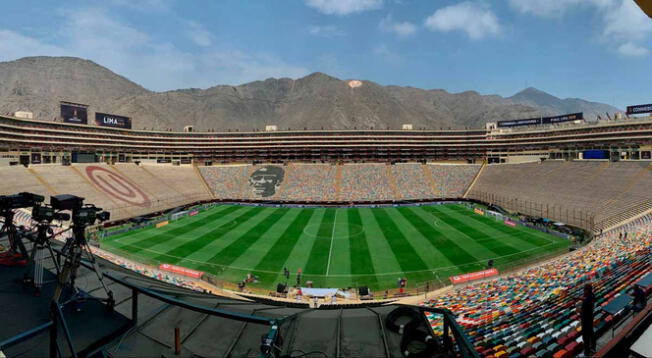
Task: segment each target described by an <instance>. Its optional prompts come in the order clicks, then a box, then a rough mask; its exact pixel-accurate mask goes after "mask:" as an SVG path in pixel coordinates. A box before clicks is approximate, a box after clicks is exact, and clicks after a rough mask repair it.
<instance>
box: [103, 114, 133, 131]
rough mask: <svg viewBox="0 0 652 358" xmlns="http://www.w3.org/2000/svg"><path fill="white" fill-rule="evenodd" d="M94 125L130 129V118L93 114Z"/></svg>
mask: <svg viewBox="0 0 652 358" xmlns="http://www.w3.org/2000/svg"><path fill="white" fill-rule="evenodd" d="M95 125H98V126H100V127H113V128H124V129H131V118H129V117H124V116H118V115H115V114H108V113H100V112H96V113H95Z"/></svg>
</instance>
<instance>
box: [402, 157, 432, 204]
mask: <svg viewBox="0 0 652 358" xmlns="http://www.w3.org/2000/svg"><path fill="white" fill-rule="evenodd" d="M391 168H392V175H393V176H394V178H395V180H396V187H397V190H398V193H399V198H400V199H403V200H410V199H426V198H435V197H436V196H435V194H434V191H433V188H432V187H431V186H430V185H429V184H430V183H429V181H428V179H427V178H426V174H425V171H424V165H423V164H396V165H392V166H391Z"/></svg>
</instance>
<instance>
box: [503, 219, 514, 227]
mask: <svg viewBox="0 0 652 358" xmlns="http://www.w3.org/2000/svg"><path fill="white" fill-rule="evenodd" d="M505 225H507V226H511V227H516V223H515V222H513V221H511V220H509V219H508V220H505Z"/></svg>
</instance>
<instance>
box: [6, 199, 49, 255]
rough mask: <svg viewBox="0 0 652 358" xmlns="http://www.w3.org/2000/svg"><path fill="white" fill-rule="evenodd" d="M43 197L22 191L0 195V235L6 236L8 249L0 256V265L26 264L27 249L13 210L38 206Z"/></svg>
mask: <svg viewBox="0 0 652 358" xmlns="http://www.w3.org/2000/svg"><path fill="white" fill-rule="evenodd" d="M44 200H45V198H44V197H43V196H41V195H38V194H33V193H28V192H22V193H18V194H14V195H0V217H2V218H3V219H4V225H3V226H2V229H0V237H2V236H5V235H6V236H7V239H8V241H9V250H8V251H7V252H4V253H3V254H2V255H1V256H0V265H4V266H17V265H20V266H24V265H26V264H27V258H28V254H27V250H26V249H25V245H24V244H23V242H22V240H21V239H20V236H19V233H18V228H17V227H16V225H15V224H14V215H15V213H14V210H15V209H23V208H29V207H37V206H40V205H41V203H43V201H44Z"/></svg>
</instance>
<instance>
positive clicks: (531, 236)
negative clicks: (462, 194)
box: [449, 205, 554, 246]
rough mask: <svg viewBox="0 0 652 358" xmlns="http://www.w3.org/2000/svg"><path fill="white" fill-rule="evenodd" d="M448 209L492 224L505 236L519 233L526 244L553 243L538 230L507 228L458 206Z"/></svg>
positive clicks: (546, 235) (521, 227) (541, 244)
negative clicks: (525, 238) (525, 239)
mask: <svg viewBox="0 0 652 358" xmlns="http://www.w3.org/2000/svg"><path fill="white" fill-rule="evenodd" d="M449 209H451V210H454V211H456V212H458V213H460V214H461V215H467V216H470V217H471V218H473V219H474V220H476V221H480V222H484V223H486V224H489V225H492V224H493V225H492V226H493V228H494V229H496V230H498V231H501V232H503V233H505V234H514V231H518V232H519V233H520V235H519V237H520V238H523V237H527V241H528V242H530V243H532V244H535V245H537V246H544V245H548V244H550V243H552V242H554V237H552V236H550V235H548V234H545V233H543V232H540V231H538V230H534V229H530V228H527V227H524V226H522V225H517V226H516V227H508V226H507V225H505V224H504V223H503V222H497V221H495V220H492V219H490V218H488V217H486V216H484V215H477V214H473V215H470V211H469V209H467V208H464V207H462V206H459V205H451V206H450V207H449Z"/></svg>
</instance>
